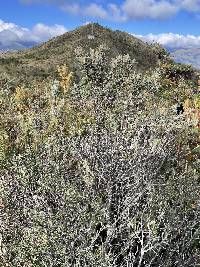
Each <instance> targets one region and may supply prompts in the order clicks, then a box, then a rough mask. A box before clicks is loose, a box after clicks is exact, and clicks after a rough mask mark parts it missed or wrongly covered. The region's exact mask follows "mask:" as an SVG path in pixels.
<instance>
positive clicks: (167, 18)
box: [0, 0, 200, 47]
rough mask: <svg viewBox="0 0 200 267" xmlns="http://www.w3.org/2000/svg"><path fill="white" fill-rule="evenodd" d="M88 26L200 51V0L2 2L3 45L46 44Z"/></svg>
mask: <svg viewBox="0 0 200 267" xmlns="http://www.w3.org/2000/svg"><path fill="white" fill-rule="evenodd" d="M86 22H98V23H100V24H101V25H104V26H108V27H110V28H112V29H114V30H115V29H119V30H123V31H126V32H129V33H132V34H134V35H136V36H138V37H139V38H141V39H143V40H145V41H150V42H151V41H157V42H160V43H161V44H163V45H166V46H171V47H179V46H181V45H182V46H183V47H191V46H199V47H200V27H199V24H200V0H115V1H114V0H86V1H84V0H77V1H69V0H2V1H1V4H0V42H1V43H5V44H6V43H9V42H11V41H14V42H20V41H33V42H42V41H46V40H48V39H49V38H51V37H53V36H56V35H59V34H62V33H64V32H65V31H68V30H72V29H74V28H76V27H78V26H81V25H83V24H85V23H86ZM7 37H8V38H7ZM6 38H7V39H6Z"/></svg>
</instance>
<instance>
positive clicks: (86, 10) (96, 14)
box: [61, 3, 108, 19]
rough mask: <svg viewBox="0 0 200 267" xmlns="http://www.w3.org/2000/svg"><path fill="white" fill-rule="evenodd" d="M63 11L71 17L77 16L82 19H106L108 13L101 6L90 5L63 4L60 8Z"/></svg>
mask: <svg viewBox="0 0 200 267" xmlns="http://www.w3.org/2000/svg"><path fill="white" fill-rule="evenodd" d="M61 9H62V10H63V11H66V12H68V13H70V14H72V15H79V16H82V17H90V18H101V19H107V18H108V12H107V11H106V9H104V8H103V7H102V6H101V5H98V4H96V3H91V4H89V5H87V6H80V5H79V4H78V3H74V4H64V5H62V6H61Z"/></svg>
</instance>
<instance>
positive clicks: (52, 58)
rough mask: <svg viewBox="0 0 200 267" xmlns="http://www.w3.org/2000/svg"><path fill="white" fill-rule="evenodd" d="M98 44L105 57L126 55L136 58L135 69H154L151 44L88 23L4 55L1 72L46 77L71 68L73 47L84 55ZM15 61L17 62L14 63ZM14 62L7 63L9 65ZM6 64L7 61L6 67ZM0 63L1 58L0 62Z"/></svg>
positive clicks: (154, 62)
mask: <svg viewBox="0 0 200 267" xmlns="http://www.w3.org/2000/svg"><path fill="white" fill-rule="evenodd" d="M101 44H104V45H105V46H106V47H107V48H108V53H107V54H108V57H109V58H113V57H116V56H117V55H119V54H121V55H125V54H129V55H130V57H131V58H132V59H133V58H134V59H136V62H137V63H138V64H137V65H138V68H139V69H141V70H147V69H149V68H153V67H155V66H156V64H157V61H158V55H157V54H156V52H155V50H154V49H153V48H152V46H151V45H148V44H146V43H144V42H143V41H141V40H140V39H138V38H136V37H134V36H132V35H131V34H128V33H126V32H122V31H113V30H111V29H109V28H107V27H104V26H101V25H100V24H99V23H89V24H86V25H83V26H81V27H78V28H76V29H75V30H72V31H69V32H66V33H64V34H63V35H61V36H58V37H55V38H53V39H51V40H49V41H47V42H45V43H43V44H41V45H39V46H36V47H34V48H31V49H27V50H25V51H22V52H18V53H15V54H13V53H12V54H9V53H8V54H7V55H6V57H7V60H4V61H2V62H3V64H0V71H2V72H8V71H9V72H11V73H12V74H13V73H16V76H18V75H19V73H20V75H21V77H22V76H23V74H24V76H25V77H26V78H27V76H30V78H31V77H32V78H33V79H34V78H37V77H38V78H43V77H44V78H45V77H46V76H48V75H50V74H52V72H55V69H56V66H57V65H62V64H68V65H69V67H70V68H72V69H73V68H74V58H75V53H76V52H75V51H76V48H78V47H81V48H82V49H83V50H84V52H85V53H87V52H88V51H89V50H90V48H92V49H96V48H97V47H99V46H100V45H101ZM16 59H17V60H16ZM11 61H12V62H16V63H15V64H14V63H13V64H10V62H11ZM6 62H9V64H7V63H6ZM0 63H1V59H0Z"/></svg>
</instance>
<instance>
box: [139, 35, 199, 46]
mask: <svg viewBox="0 0 200 267" xmlns="http://www.w3.org/2000/svg"><path fill="white" fill-rule="evenodd" d="M134 36H135V37H138V38H140V39H141V40H143V41H145V42H148V43H153V42H156V43H159V44H161V45H163V46H165V47H168V48H191V47H200V36H195V35H180V34H174V33H162V34H152V33H150V34H147V35H134Z"/></svg>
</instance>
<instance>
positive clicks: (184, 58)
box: [171, 47, 200, 69]
mask: <svg viewBox="0 0 200 267" xmlns="http://www.w3.org/2000/svg"><path fill="white" fill-rule="evenodd" d="M171 55H172V57H173V58H174V60H175V61H176V62H180V63H184V64H189V65H192V66H193V67H195V68H197V69H200V47H199V48H198V47H196V48H180V49H177V50H174V51H173V52H171Z"/></svg>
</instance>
